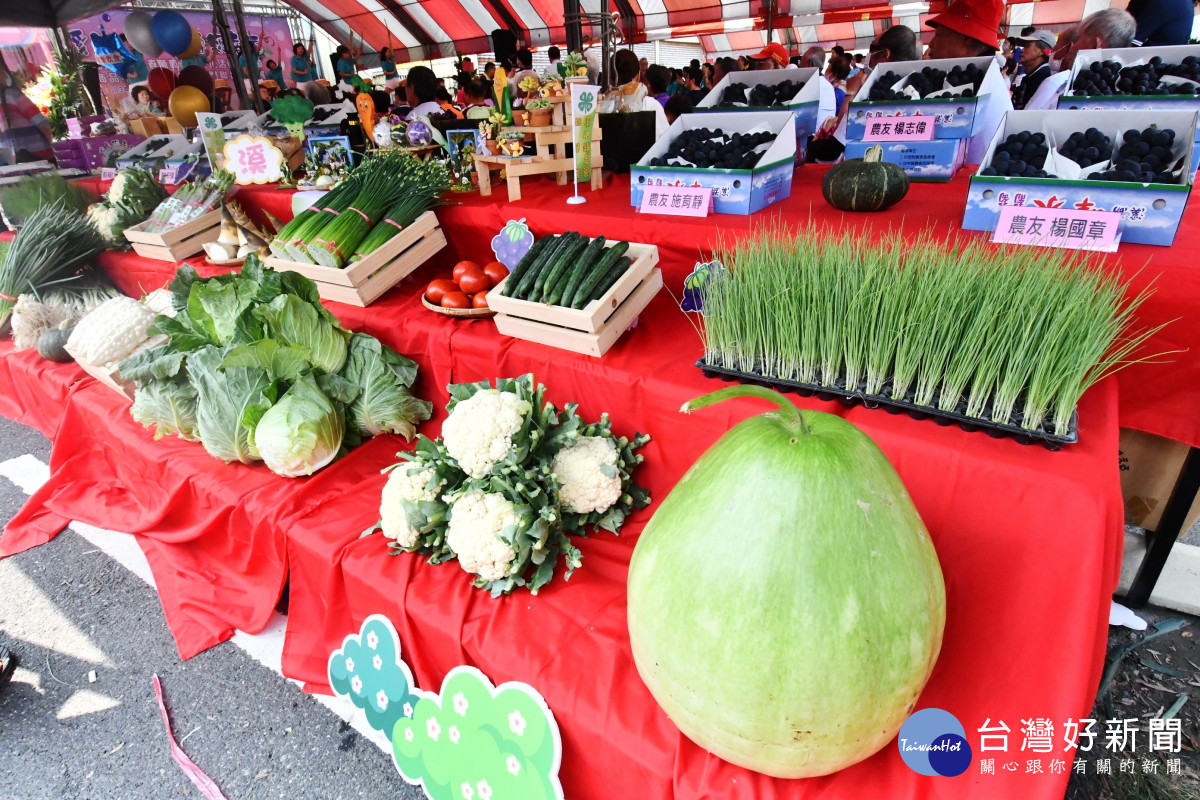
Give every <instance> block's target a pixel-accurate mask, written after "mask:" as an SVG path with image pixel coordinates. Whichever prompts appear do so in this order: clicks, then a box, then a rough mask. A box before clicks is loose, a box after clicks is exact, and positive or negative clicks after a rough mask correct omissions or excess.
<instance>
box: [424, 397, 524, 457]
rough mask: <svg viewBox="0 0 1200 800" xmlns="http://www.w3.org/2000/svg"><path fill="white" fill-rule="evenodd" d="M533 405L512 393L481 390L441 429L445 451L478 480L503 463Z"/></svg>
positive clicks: (455, 410)
mask: <svg viewBox="0 0 1200 800" xmlns="http://www.w3.org/2000/svg"><path fill="white" fill-rule="evenodd" d="M532 410H533V404H532V403H530V402H529V401H528V400H522V399H521V398H520V397H518V396H517V395H515V394H513V393H512V392H501V391H498V390H496V389H485V390H483V391H481V392H477V393H476V394H473V395H471V396H470V397H468V398H467V399H466V400H463V401H462V402H460V403H458V404H457V405H456V406H454V411H452V412H451V413H450V417H449V418H448V419H447V420H446V422H445V424H444V425H442V441H443V442H444V443H445V445H446V451H447V452H449V453H450V455H451V456H452V457H453V458H454V460H455V461H457V462H458V465H459V467H461V468H462V471H463V472H465V473H467V474H468V475H470V476H471V477H472V478H482V477H484V476H485V475H487V474H488V473H489V472H491V471H492V467H493V466H495V465H496V462H498V461H501V460H503V459H504V457H505V456H506V455H508V451H509V450H510V449H511V448H512V437H513V436H515V435H516V434H517V433H518V432H520V430H521V427H522V426H523V425H524V424H525V419H526V417H528V416H529V412H530V411H532Z"/></svg>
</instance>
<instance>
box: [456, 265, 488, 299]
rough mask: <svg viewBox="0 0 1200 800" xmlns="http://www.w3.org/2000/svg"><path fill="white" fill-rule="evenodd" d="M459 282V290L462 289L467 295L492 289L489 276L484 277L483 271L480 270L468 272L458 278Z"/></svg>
mask: <svg viewBox="0 0 1200 800" xmlns="http://www.w3.org/2000/svg"><path fill="white" fill-rule="evenodd" d="M457 282H458V288H460V289H462V290H463V292H464V293H465V294H475V293H476V292H482V291H484V290H485V289H490V288H492V284H490V283H489V282H488V276H487V275H484V274H483V270H480V269H469V270H467V271H466V272H464V273H463V274H462V275H460V276H458V281H457Z"/></svg>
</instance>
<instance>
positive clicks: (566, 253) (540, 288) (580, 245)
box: [525, 233, 587, 303]
mask: <svg viewBox="0 0 1200 800" xmlns="http://www.w3.org/2000/svg"><path fill="white" fill-rule="evenodd" d="M571 236H572V237H574V238H572V239H571V241H570V242H568V243H567V244H566V245H565V246H564V247H563V249H561V250H559V251H558V253H557V254H555V256H554V263H553V264H551V265H550V266H548V267H546V269H544V270H542V271H541V273H539V274H538V279H537V282H536V283H535V284H534V285H533V291H532V292H530V294H529V297H527V298H525V299H527V300H530V301H532V302H534V303H540V302H541V301H542V296H543V295H544V294H545V292H546V286H547V282H548V280H549V279H550V276H552V275H557V274H560V273H561V272H562V270H563V269H564V268H565V267H566V265H567V264H570V263H571V262H572V261H573V260H574V259H575V258H578V256H579V254H580V253H582V252H583V249H584V248H585V247H587V239H586V238H584V237H583V236H581V235H579V234H578V233H572V234H571Z"/></svg>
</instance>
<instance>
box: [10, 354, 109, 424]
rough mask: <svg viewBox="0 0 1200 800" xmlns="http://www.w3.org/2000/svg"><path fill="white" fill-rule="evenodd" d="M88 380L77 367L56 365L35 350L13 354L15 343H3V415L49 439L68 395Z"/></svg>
mask: <svg viewBox="0 0 1200 800" xmlns="http://www.w3.org/2000/svg"><path fill="white" fill-rule="evenodd" d="M85 378H87V373H85V372H84V371H83V368H82V367H80V366H79V365H78V364H74V363H72V364H55V363H54V362H53V361H47V360H46V359H44V358H42V357H41V356H39V355H38V354H37V351H36V350H21V351H18V350H14V349H13V343H12V339H8V338H5V339H3V340H0V414H3V415H4V416H6V417H8V418H9V419H11V420H14V421H16V422H20V423H23V424H25V425H28V426H29V427H31V428H37V429H38V430H39V431H41V432H42V433H43V434H45V436H46V437H47V438H50V439H53V438H54V433H55V431H57V430H58V423H59V421H60V420H61V419H62V415H63V412H64V411H65V410H66V408H67V397H68V395H70V393H71V390H72V389H73V388H74V387H75V385H76V384H78V383H79V382H80V381H82V380H84V379H85ZM88 380H90V378H88Z"/></svg>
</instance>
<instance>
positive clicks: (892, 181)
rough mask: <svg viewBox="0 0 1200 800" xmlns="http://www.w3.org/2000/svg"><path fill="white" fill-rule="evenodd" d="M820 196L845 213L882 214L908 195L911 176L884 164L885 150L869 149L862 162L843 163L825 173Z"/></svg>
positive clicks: (874, 147) (855, 159)
mask: <svg viewBox="0 0 1200 800" xmlns="http://www.w3.org/2000/svg"><path fill="white" fill-rule="evenodd" d="M821 194H823V195H825V200H826V202H828V203H829V204H830V205H831V206H833V207H834V208H840V209H841V210H842V211H882V210H883V209H885V208H888V207H889V206H893V205H895V204H896V203H898V202H900V199H901V198H903V197H904V195H906V194H908V175H906V174H904V170H903V169H901V168H900V167H899V165H897V164H889V163H888V162H887V161H884V160H883V148H882V147H880V146H879V145H874V146H872V147H868V148H867V154H866V155H865V156H864V157H863V158H851V159H849V160H847V161H843V162H842V163H841V164H838V165H837V166H836V167H832V168H830V170H829V172H827V173H825V180H824V182H822V183H821Z"/></svg>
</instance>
